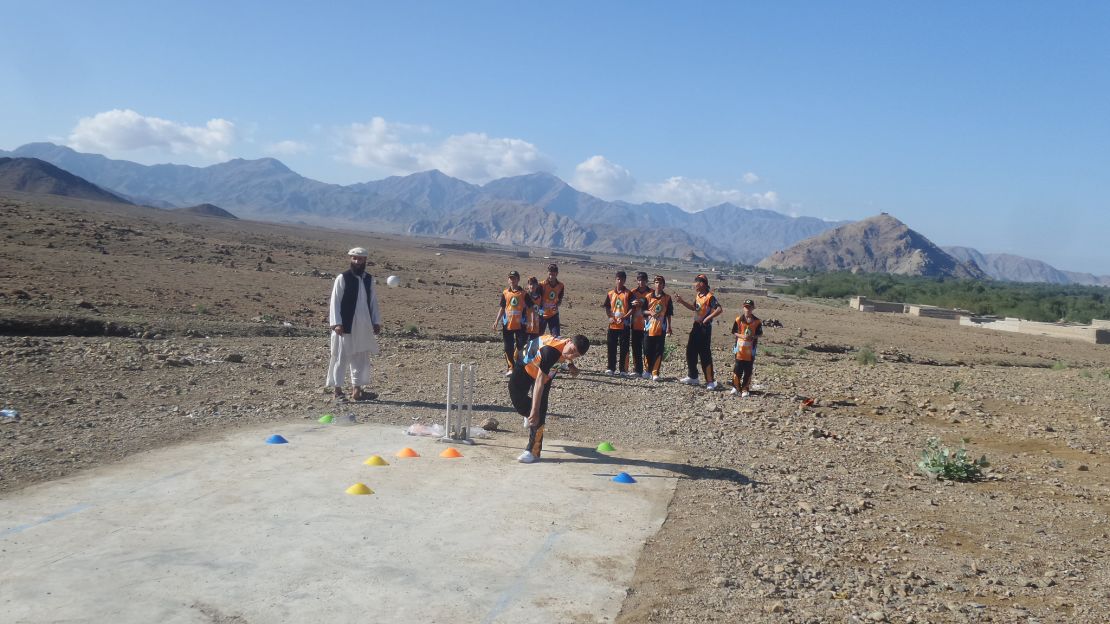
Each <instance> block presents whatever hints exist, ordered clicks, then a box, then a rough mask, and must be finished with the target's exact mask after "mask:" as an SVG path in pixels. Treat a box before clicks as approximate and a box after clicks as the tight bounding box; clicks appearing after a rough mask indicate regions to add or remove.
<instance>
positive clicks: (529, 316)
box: [524, 289, 543, 336]
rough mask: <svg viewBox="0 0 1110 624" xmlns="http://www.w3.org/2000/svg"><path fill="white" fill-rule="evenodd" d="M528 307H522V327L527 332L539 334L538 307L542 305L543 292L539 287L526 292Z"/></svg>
mask: <svg viewBox="0 0 1110 624" xmlns="http://www.w3.org/2000/svg"><path fill="white" fill-rule="evenodd" d="M526 298H527V299H528V307H526V308H525V309H524V329H525V330H526V331H527V332H528V333H529V334H534V335H537V336H538V335H539V334H540V307H541V306H542V305H543V292H542V291H541V290H539V289H536V291H535V292H534V293H533V292H528V296H527V297H526Z"/></svg>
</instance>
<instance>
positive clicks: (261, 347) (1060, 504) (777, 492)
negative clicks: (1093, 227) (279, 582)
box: [0, 195, 1110, 622]
mask: <svg viewBox="0 0 1110 624" xmlns="http://www.w3.org/2000/svg"><path fill="white" fill-rule="evenodd" d="M0 225H2V228H0V231H2V232H3V234H0V311H2V312H0V331H2V332H3V333H4V334H5V335H3V336H0V362H2V366H0V402H2V403H3V404H4V405H5V406H7V407H12V408H15V409H18V410H19V411H20V418H19V419H18V420H14V419H3V420H0V496H2V495H4V493H6V492H12V491H15V490H17V489H19V488H21V487H24V486H26V485H28V484H31V483H35V482H38V481H43V480H48V479H53V478H57V477H60V476H63V475H67V474H71V473H73V472H75V471H77V470H81V469H84V468H88V467H91V466H95V465H98V464H101V463H105V462H111V461H117V460H119V459H121V458H123V457H126V456H129V455H132V454H135V453H139V452H142V451H144V450H147V449H151V448H156V447H159V446H163V445H166V444H173V443H176V442H179V441H184V440H194V439H198V438H203V437H206V436H218V435H222V434H223V433H224V432H225V431H226V430H228V429H229V428H235V427H244V426H251V425H255V424H258V423H265V422H280V421H286V420H289V419H295V418H316V417H318V416H319V415H320V414H321V413H324V412H333V413H335V412H342V413H343V414H346V413H353V414H355V415H356V417H357V418H359V419H361V420H366V421H374V422H387V423H394V424H397V425H407V424H410V423H413V422H433V421H437V420H438V419H439V418H440V417H441V411H442V403H443V398H442V396H441V395H442V389H441V386H442V381H443V379H442V378H443V371H442V368H443V364H444V363H445V362H447V361H461V360H464V359H473V360H475V361H478V362H479V363H480V365H481V369H480V370H481V374H480V379H479V383H478V388H477V396H476V402H477V403H478V405H479V408H480V409H482V410H483V411H484V412H485V413H487V414H488V415H492V416H495V417H497V418H499V419H500V420H501V423H502V429H503V430H504V433H503V434H501V435H508V434H519V433H521V431H522V429H521V424H520V422H519V418H518V417H516V415H515V414H513V413H512V412H511V411H510V410H509V409H508V407H507V405H508V402H507V397H506V396H505V391H504V385H503V378H502V377H501V376H500V370H499V369H500V356H499V353H498V351H499V344H497V343H496V342H491V340H494V339H495V338H496V337H495V336H494V335H493V334H492V333H491V332H490V331H489V325H490V323H491V322H492V320H493V316H494V314H495V312H496V310H495V304H496V301H497V297H498V291H499V288H500V287H501V285H502V283H503V281H504V280H503V275H504V274H505V273H506V272H507V271H508V270H509V269H511V268H517V269H519V270H520V271H521V272H522V273H523V274H525V275H526V276H527V275H532V274H535V275H539V276H541V277H542V271H543V269H544V266H546V264H547V261H546V260H542V259H539V258H532V259H520V258H511V257H508V256H503V255H497V254H491V253H474V252H462V251H457V250H445V249H442V248H438V247H437V246H436V244H437V243H436V242H435V241H431V240H422V239H415V240H414V239H399V238H388V237H381V236H359V235H351V234H336V233H334V232H327V231H325V230H319V229H311V228H304V227H300V228H298V227H292V226H279V225H270V224H258V223H247V222H232V221H223V220H217V219H209V218H203V217H190V216H186V215H173V214H170V213H166V212H162V211H157V210H147V209H138V208H132V207H113V206H108V205H104V204H95V203H85V202H78V201H66V200H54V199H51V200H43V199H42V198H36V197H30V196H14V195H13V196H8V197H7V198H0ZM355 244H362V245H364V246H367V247H369V248H370V249H371V258H370V261H371V262H372V263H373V264H372V266H371V267H370V270H371V272H373V273H374V274H376V275H380V276H383V277H384V276H385V275H387V274H397V275H399V276H400V277H401V278H402V279H403V280H404V282H405V286H404V287H402V288H397V289H384V288H383V289H382V291H381V292H380V295H381V297H382V307H383V312H384V314H385V317H386V335H385V337H384V339H383V341H382V343H383V353H382V355H381V357H379V358H377V359H376V360H375V370H374V375H375V382H374V383H375V389H376V390H377V391H379V392H380V393H381V396H380V398H379V400H378V401H375V402H369V403H360V404H348V405H336V404H334V403H333V402H332V401H331V400H330V398H329V395H328V394H327V393H326V392H325V391H324V389H323V388H322V387H321V386H322V380H323V376H324V366H325V363H326V359H327V346H326V329H325V327H324V321H323V317H324V315H325V313H326V312H325V309H326V308H325V306H326V301H327V295H328V292H329V289H330V280H331V279H332V278H333V277H334V274H335V272H337V271H339V270H342V269H343V268H344V264H345V263H346V258H345V257H344V256H343V253H344V252H345V251H346V249H347V248H348V247H351V246H353V245H355ZM439 254H442V255H439ZM560 264H561V266H562V269H563V271H562V277H563V279H564V281H565V282H566V284H567V291H568V296H569V301H568V305H567V306H566V309H565V310H564V313H563V314H564V317H565V318H564V325H565V326H566V327H567V329H569V330H570V331H575V332H577V331H582V332H584V333H586V334H587V335H588V336H590V337H591V338H593V339H594V340H595V342H596V341H598V340H600V339H601V337H602V336H603V331H604V317H603V314H602V313H601V312H600V311H599V309H598V308H597V304H598V303H600V300H601V298H602V296H603V294H604V291H605V290H606V288H607V287H608V286H609V282H610V277H609V276H610V275H611V272H612V270H613V268H614V267H616V266H622V267H623V268H626V269H630V270H637V269H640V268H641V267H640V266H636V265H634V264H621V261H620V260H619V259H612V258H610V259H598V260H597V261H592V262H587V261H575V260H571V261H561V262H560ZM643 268H645V269H646V270H648V271H649V272H651V273H655V272H662V273H663V274H664V275H667V276H668V278H670V279H671V281H676V282H678V281H684V282H686V283H687V284H688V283H689V280H690V278H691V276H692V272H693V271H691V270H683V269H676V268H673V267H668V268H661V267H643ZM713 285H714V286H717V285H718V282H716V281H715V283H714V284H713ZM680 292H682V291H680ZM745 297H746V296H745V295H740V294H726V295H723V296H722V297H721V298H722V301H723V304H724V306H725V307H726V309H727V310H728V318H731V316H732V315H734V313H735V311H736V310H738V309H739V302H740V301H741V300H742V299H744V298H745ZM757 303H758V305H759V308H758V309H757V313H758V314H760V315H761V316H762V317H764V318H775V319H778V320H780V321H782V323H783V325H784V327H783V328H781V329H773V330H769V331H768V334H767V336H766V337H765V339H764V341H763V343H762V346H761V350H762V353H761V356H760V360H759V362H758V363H757V366H756V383H757V384H759V385H760V387H761V388H762V390H761V391H760V392H757V393H755V394H754V395H753V396H752V397H750V398H749V399H743V400H742V399H739V398H736V397H731V396H729V395H728V394H727V392H707V391H705V390H704V389H700V388H691V387H688V386H682V385H679V384H677V383H674V382H673V379H674V378H675V377H677V376H681V374H682V363H681V360H682V357H681V356H682V352H683V349H684V346H685V343H686V339H685V336H683V335H681V334H683V333H684V332H683V330H684V329H685V328H686V327H687V326H688V325H689V316H690V313H688V312H686V311H685V310H681V309H680V310H679V311H678V316H677V318H678V322H677V323H676V326H677V327H678V328H679V331H677V332H676V334H677V335H676V336H675V337H674V338H673V339H672V340H671V342H672V343H673V344H675V345H676V351H675V352H674V353H673V354H672V355H671V356H670V358H669V359H668V361H667V362H666V364H665V365H664V375H665V376H666V377H667V378H668V380H669V381H667V382H664V383H651V382H648V381H644V380H639V379H636V380H632V379H617V378H611V377H606V376H603V375H601V374H600V373H599V370H600V369H601V368H603V362H604V348H603V347H601V348H596V349H595V350H593V351H591V353H590V355H589V356H587V357H586V358H583V359H584V363H583V367H584V370H585V372H584V373H583V374H582V375H581V376H580V377H579V378H577V379H561V380H559V382H558V386H557V388H556V390H555V391H554V393H553V399H552V411H553V413H554V415H553V417H552V418H551V419H550V421H549V426H550V435H552V436H555V437H559V438H566V439H571V440H577V441H581V442H583V443H584V444H589V445H593V444H596V443H597V442H598V441H601V440H611V441H613V442H614V444H616V445H617V448H618V449H620V448H621V447H622V446H623V447H626V448H632V447H635V448H666V449H672V450H675V451H678V452H679V453H680V454H681V455H682V456H684V457H685V458H686V461H685V462H682V463H677V464H672V465H669V466H668V467H669V468H671V469H672V470H674V471H675V472H676V474H678V475H679V476H680V481H679V485H678V488H677V491H676V494H675V497H674V500H673V502H672V504H671V508H670V513H669V515H668V519H667V521H666V523H665V524H664V525H663V528H662V529H661V530H660V532H659V533H658V534H657V535H656V536H655V537H654V538H653V539H652V540H651V541H650V542H649V544H648V546H647V548H646V549H645V551H644V554H643V556H642V558H641V560H640V563H639V565H638V567H637V573H636V578H635V581H634V583H633V586H632V587H631V588H630V590H629V592H628V598H627V599H626V601H625V605H624V609H623V612H622V616H621V620H622V621H625V622H704V621H731V622H736V621H745V622H748V621H756V622H757V621H775V622H780V621H781V622H826V621H871V622H883V621H888V622H964V621H970V622H988V621H992V622H1013V621H1026V622H1033V621H1041V622H1103V621H1106V615H1105V612H1104V611H1105V609H1104V605H1105V604H1107V602H1108V601H1110V590H1108V589H1107V588H1108V587H1110V555H1108V552H1107V549H1108V544H1110V541H1108V535H1107V534H1108V532H1110V526H1108V518H1110V515H1108V514H1110V436H1108V432H1110V430H1108V421H1110V400H1108V399H1110V349H1108V348H1107V347H1106V346H1096V345H1088V344H1084V343H1077V342H1067V341H1060V340H1052V339H1048V338H1040V337H1035V336H1021V335H1005V334H999V333H994V332H989V331H986V330H976V329H972V328H962V327H959V326H957V325H955V324H953V323H951V322H945V321H939V320H934V319H918V318H908V317H900V316H898V317H896V316H888V315H875V314H862V313H858V312H852V311H850V310H848V309H847V308H846V307H844V306H842V305H836V306H834V305H830V304H823V303H819V302H808V301H796V300H790V299H766V298H758V300H757ZM726 329H727V328H726ZM51 334H64V335H51ZM75 334H76V335H75ZM725 335H727V331H718V332H717V336H715V344H716V348H715V358H717V366H718V369H719V370H720V371H721V372H727V370H728V368H729V361H728V358H729V354H728V350H727V340H726V339H725V338H726V336H725ZM867 350H870V351H873V352H874V353H875V354H876V362H875V363H874V364H868V363H867V362H868V360H869V359H868V358H867V357H865V354H866V353H867ZM722 376H723V375H722ZM806 399H813V403H812V405H809V406H806V407H803V405H802V401H803V400H806ZM930 437H938V438H940V439H941V440H942V441H943V442H944V443H945V444H946V445H949V446H952V447H954V448H955V447H959V446H960V445H961V443H962V444H965V445H966V447H967V448H968V449H969V452H970V453H972V454H973V455H974V456H976V457H978V456H980V455H984V454H985V455H986V456H987V458H988V459H989V460H990V462H991V467H990V468H989V470H988V472H987V475H986V478H985V479H983V480H981V481H979V482H975V483H955V484H954V483H952V482H948V481H933V480H930V479H928V478H926V477H924V476H922V475H921V474H920V473H919V472H918V471H917V470H916V468H915V465H914V464H915V462H916V461H917V459H918V457H919V454H920V452H921V450H922V448H923V447H924V445H925V442H926V440H927V439H928V438H930ZM961 441H963V442H961ZM522 469H527V468H522Z"/></svg>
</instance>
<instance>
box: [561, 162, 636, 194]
mask: <svg viewBox="0 0 1110 624" xmlns="http://www.w3.org/2000/svg"><path fill="white" fill-rule="evenodd" d="M573 184H574V187H575V188H577V189H578V190H581V191H585V192H587V193H590V194H591V195H596V196H598V197H600V198H602V199H616V198H618V197H623V196H625V195H628V194H629V193H631V192H632V191H633V190H635V188H636V178H634V177H632V173H631V172H630V171H629V170H628V169H625V168H624V167H622V166H620V165H618V164H617V163H615V162H612V161H610V160H609V159H607V158H605V157H604V156H591V157H589V158H587V159H586V160H584V161H582V162H580V163H578V166H577V167H575V168H574V183H573Z"/></svg>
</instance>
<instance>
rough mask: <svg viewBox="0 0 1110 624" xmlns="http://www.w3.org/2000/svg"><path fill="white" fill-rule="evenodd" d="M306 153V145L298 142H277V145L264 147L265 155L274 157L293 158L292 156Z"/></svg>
mask: <svg viewBox="0 0 1110 624" xmlns="http://www.w3.org/2000/svg"><path fill="white" fill-rule="evenodd" d="M307 151H308V145H307V144H305V143H301V142H300V141H291V140H285V141H278V142H277V143H270V144H269V145H267V146H266V153H267V154H274V155H276V156H293V155H294V154H301V153H304V152H307Z"/></svg>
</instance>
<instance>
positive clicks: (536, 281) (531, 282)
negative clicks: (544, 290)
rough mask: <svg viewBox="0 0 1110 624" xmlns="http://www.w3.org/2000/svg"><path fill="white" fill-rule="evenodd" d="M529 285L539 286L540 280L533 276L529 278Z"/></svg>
mask: <svg viewBox="0 0 1110 624" xmlns="http://www.w3.org/2000/svg"><path fill="white" fill-rule="evenodd" d="M528 283H529V284H537V285H538V284H539V283H540V280H538V279H536V276H535V275H533V276H532V277H529V278H528Z"/></svg>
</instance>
